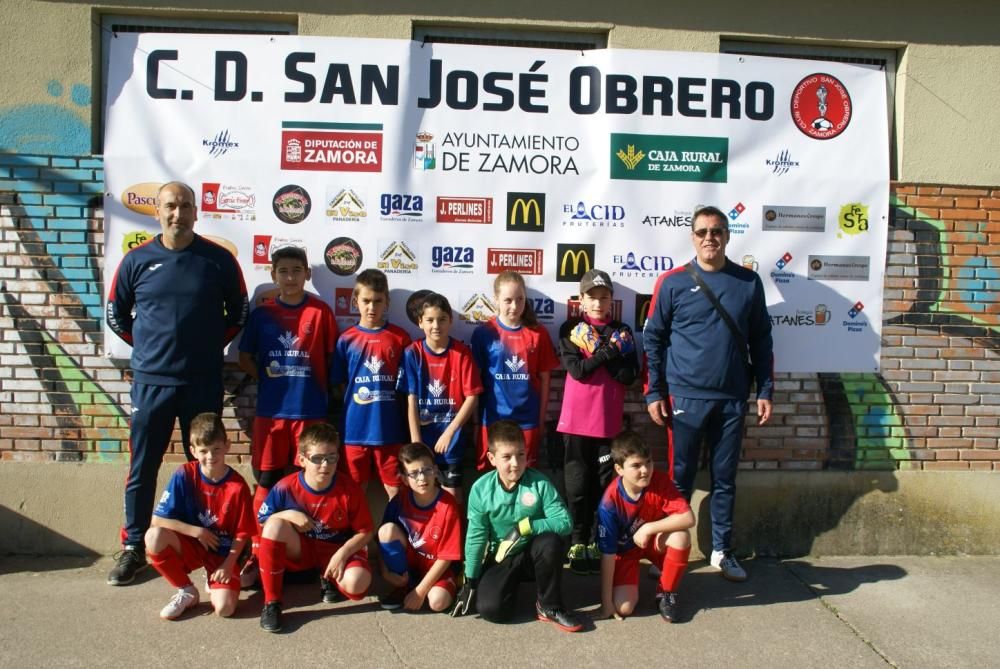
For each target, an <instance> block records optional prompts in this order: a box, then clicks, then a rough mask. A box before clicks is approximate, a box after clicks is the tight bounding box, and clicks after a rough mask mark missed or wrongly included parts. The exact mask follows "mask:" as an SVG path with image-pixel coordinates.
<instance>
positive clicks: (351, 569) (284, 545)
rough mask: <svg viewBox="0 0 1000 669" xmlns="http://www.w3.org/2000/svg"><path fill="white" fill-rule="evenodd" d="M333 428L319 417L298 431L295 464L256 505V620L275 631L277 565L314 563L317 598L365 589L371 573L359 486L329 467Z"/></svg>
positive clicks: (334, 455) (335, 439)
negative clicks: (260, 601) (259, 603)
mask: <svg viewBox="0 0 1000 669" xmlns="http://www.w3.org/2000/svg"><path fill="white" fill-rule="evenodd" d="M339 448H340V435H339V434H338V433H337V430H336V428H334V427H333V426H332V425H328V424H326V423H319V424H316V425H311V426H309V427H308V428H306V429H305V430H304V431H303V432H302V436H301V437H300V438H299V453H298V465H299V466H300V467H302V471H300V472H297V473H294V474H290V475H288V476H286V477H285V478H283V479H281V480H280V481H278V483H277V484H276V485H275V486H274V487H273V488H271V492H269V493H268V495H267V499H265V500H264V503H263V504H262V505H261V507H260V513H259V514H258V521H259V522H260V524H261V526H262V530H261V539H260V553H259V559H260V580H261V584H262V585H263V588H264V610H263V611H262V612H261V614H260V626H261V628H262V629H264V631H266V632H279V631H281V593H282V579H283V577H284V574H285V569H286V568H287V569H290V570H293V571H301V570H305V569H313V568H318V569H320V570H322V573H321V595H322V598H323V601H324V602H328V603H330V602H334V601H337V599H338V595H337V592H338V591H339V593H340V594H341V595H343V596H344V597H346V598H348V599H351V600H355V601H356V600H359V599H361V598H363V597H364V596H365V595H366V594H368V587H369V586H370V585H371V580H372V575H371V569H370V568H369V566H368V549H367V545H368V542H369V541H371V539H372V536H373V535H374V532H373V529H374V528H373V525H372V517H371V513H370V512H369V510H368V504H367V502H366V501H365V496H364V493H363V492H362V491H361V488H359V487H358V485H357V484H356V483H355V482H354V481H352V480H351V479H350V477H348V476H346V475H338V474H337V461H338V460H339V458H340V454H339Z"/></svg>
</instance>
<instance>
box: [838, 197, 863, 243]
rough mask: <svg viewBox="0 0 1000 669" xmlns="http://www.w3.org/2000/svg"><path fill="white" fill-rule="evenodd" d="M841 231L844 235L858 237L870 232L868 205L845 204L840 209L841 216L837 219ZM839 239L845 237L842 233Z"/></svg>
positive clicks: (839, 234)
mask: <svg viewBox="0 0 1000 669" xmlns="http://www.w3.org/2000/svg"><path fill="white" fill-rule="evenodd" d="M837 221H838V223H839V224H840V229H841V231H842V232H843V233H844V234H848V235H857V234H861V233H862V232H867V231H868V205H866V204H861V203H860V202H852V203H851V204H845V205H844V206H843V207H841V208H840V216H839V217H838V218H837ZM837 236H838V237H843V236H844V235H843V234H841V232H838V233H837Z"/></svg>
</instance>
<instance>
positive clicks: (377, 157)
mask: <svg viewBox="0 0 1000 669" xmlns="http://www.w3.org/2000/svg"><path fill="white" fill-rule="evenodd" d="M382 142H383V138H382V124H381V123H321V122H316V121H284V122H282V124H281V169H283V170H306V171H310V172H315V171H325V172H381V171H382Z"/></svg>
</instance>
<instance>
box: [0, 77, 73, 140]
mask: <svg viewBox="0 0 1000 669" xmlns="http://www.w3.org/2000/svg"><path fill="white" fill-rule="evenodd" d="M45 92H46V94H47V95H48V96H49V97H50V98H52V101H51V102H41V103H35V104H24V105H15V106H12V107H4V108H0V151H10V152H14V153H23V154H49V155H85V154H87V153H89V152H90V124H89V123H88V122H87V120H86V118H85V117H84V116H82V115H81V114H80V112H79V110H86V109H89V107H90V86H87V85H86V84H73V85H72V86H69V87H67V86H64V85H63V84H62V83H61V82H58V81H55V80H52V81H50V82H48V84H47V85H46V88H45Z"/></svg>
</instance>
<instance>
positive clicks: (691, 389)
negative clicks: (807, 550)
mask: <svg viewBox="0 0 1000 669" xmlns="http://www.w3.org/2000/svg"><path fill="white" fill-rule="evenodd" d="M728 223H729V220H728V219H727V218H726V216H725V214H723V213H722V212H721V211H720V210H718V209H716V208H715V207H703V208H701V209H699V210H698V211H696V212H695V214H694V219H693V221H692V223H691V241H692V242H693V243H694V249H695V253H696V256H695V260H694V261H692V263H691V267H692V268H693V270H694V271H695V272H697V274H698V276H700V277H701V279H702V280H703V281H704V283H705V284H706V285H707V286H708V287H709V288H710V289H711V291H712V292H713V293H715V295H716V296H717V297H718V299H719V302H721V304H722V306H723V307H724V308H725V310H726V311H727V312H728V313H729V315H730V316H731V318H732V320H733V321H734V324H735V325H736V327H737V329H738V330H739V332H740V337H738V338H737V337H735V336H734V335H733V333H732V331H731V330H730V328H729V327H728V326H727V325H726V322H725V321H724V319H723V318H722V316H721V315H720V314H719V312H718V310H717V309H716V308H715V307H714V306H713V304H712V302H711V301H710V300H709V299H708V298H706V295H705V292H704V291H703V289H702V288H701V286H699V285H698V283H697V282H696V281H695V280H694V277H692V276H691V274H690V273H689V271H687V269H686V267H678V268H676V269H674V270H672V271H670V272H667V273H666V274H664V275H662V276H661V277H660V278H659V279H658V280H657V283H656V288H655V289H654V290H653V302H652V305H651V306H650V309H649V319H648V320H647V321H646V327H645V329H644V330H643V348H644V350H645V352H646V360H647V363H648V367H649V376H648V379H647V385H646V405H647V406H646V408H647V410H648V411H649V415H650V417H651V418H652V419H653V422H655V423H656V424H657V425H664V424H666V425H668V426H669V431H668V434H669V439H670V446H671V448H670V454H671V459H672V461H673V475H674V482H675V483H676V485H677V487H678V488H679V489H680V491H681V493H682V494H684V496H685V497H687V499H688V501H690V499H691V493H692V492H693V489H694V479H695V474H696V473H697V471H698V455H699V452H700V449H701V442H702V440H703V439H704V440H705V441H707V442H708V445H709V448H710V449H711V450H710V453H711V459H710V461H711V475H712V499H711V513H712V556H711V559H710V562H711V564H712V566H713V567H715V568H717V569H719V570H721V571H722V575H723V576H725V577H726V578H727V579H729V580H733V581H743V580H745V579H746V571H745V570H744V569H743V568H742V567H741V566H740V564H739V562H737V560H736V558H735V557H733V555H732V552H731V549H732V546H731V540H732V530H733V508H734V506H735V489H736V470H737V466H738V465H739V461H740V446H741V443H742V441H743V417H744V415H745V413H746V408H747V396H748V394H749V392H750V383H751V381H753V382H755V383H756V386H757V416H758V418H759V423H760V424H764V423H766V422H767V420H768V419H769V418H770V417H771V392H772V389H773V386H774V378H773V377H774V372H773V366H774V365H773V353H772V344H771V320H770V318H769V316H768V313H767V304H766V303H765V300H764V286H763V284H762V283H761V281H760V277H759V276H757V274H756V273H755V272H753V271H751V270H748V269H746V268H744V267H742V266H740V265H736V264H734V263H733V262H731V261H729V260H728V259H727V258H726V244H727V243H729V225H728ZM740 340H742V341H740ZM741 347H742V348H743V349H744V350H743V351H741V350H740V349H741ZM747 349H749V356H748V355H747Z"/></svg>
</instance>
